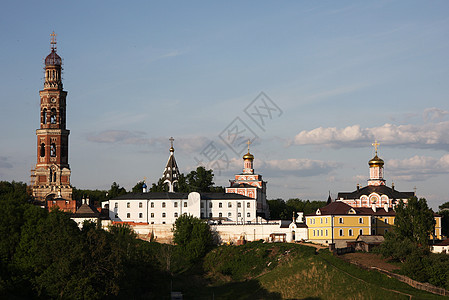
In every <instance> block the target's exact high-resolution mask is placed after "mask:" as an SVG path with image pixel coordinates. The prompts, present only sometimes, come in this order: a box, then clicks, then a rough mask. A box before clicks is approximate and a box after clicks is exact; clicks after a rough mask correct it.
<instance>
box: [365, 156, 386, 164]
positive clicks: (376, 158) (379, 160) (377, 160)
mask: <svg viewBox="0 0 449 300" xmlns="http://www.w3.org/2000/svg"><path fill="white" fill-rule="evenodd" d="M368 164H369V165H370V166H375V165H377V166H383V165H384V160H383V159H382V158H379V156H377V154H376V156H374V157H373V158H372V159H371V160H370V161H369V162H368Z"/></svg>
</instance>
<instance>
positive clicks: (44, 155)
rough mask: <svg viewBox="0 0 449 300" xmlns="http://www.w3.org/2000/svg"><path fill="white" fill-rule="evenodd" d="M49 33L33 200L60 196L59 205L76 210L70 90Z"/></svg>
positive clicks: (50, 201) (49, 204) (52, 200)
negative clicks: (68, 105) (66, 88)
mask: <svg viewBox="0 0 449 300" xmlns="http://www.w3.org/2000/svg"><path fill="white" fill-rule="evenodd" d="M50 36H51V42H50V45H51V52H50V54H49V55H47V57H46V58H45V60H44V64H45V68H44V70H45V79H44V89H43V90H41V91H39V96H40V118H39V119H40V128H39V129H37V130H36V136H37V163H36V167H35V169H34V170H32V175H31V186H32V193H33V197H34V199H35V200H37V201H40V202H45V204H46V206H47V207H52V206H55V205H54V204H57V203H56V200H58V199H59V200H61V201H58V203H59V202H61V203H60V204H57V205H56V206H59V207H60V209H62V210H67V211H75V210H76V202H75V201H74V200H72V186H71V184H70V175H71V171H70V166H69V163H68V161H69V158H68V145H69V134H70V130H68V129H67V128H66V98H67V92H66V91H64V90H63V85H62V76H61V75H62V59H61V57H60V56H59V55H58V54H57V53H56V34H55V33H54V32H53V33H51V34H50ZM72 206H73V207H72Z"/></svg>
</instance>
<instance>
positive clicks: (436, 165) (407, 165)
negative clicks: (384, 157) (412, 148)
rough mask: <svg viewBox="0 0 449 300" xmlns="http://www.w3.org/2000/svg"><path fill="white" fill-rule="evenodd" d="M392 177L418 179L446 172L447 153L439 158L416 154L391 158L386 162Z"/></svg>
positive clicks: (448, 158)
mask: <svg viewBox="0 0 449 300" xmlns="http://www.w3.org/2000/svg"><path fill="white" fill-rule="evenodd" d="M386 167H388V172H389V173H391V174H392V178H394V179H400V180H406V181H420V180H425V179H428V178H430V177H433V176H437V175H440V174H447V170H448V168H449V154H446V155H443V156H442V157H440V158H435V157H429V156H418V155H415V156H413V157H410V158H407V159H391V160H389V161H388V162H387V163H386Z"/></svg>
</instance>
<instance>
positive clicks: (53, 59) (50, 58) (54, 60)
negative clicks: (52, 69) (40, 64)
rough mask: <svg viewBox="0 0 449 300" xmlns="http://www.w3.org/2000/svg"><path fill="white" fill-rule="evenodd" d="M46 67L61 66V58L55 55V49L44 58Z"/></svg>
mask: <svg viewBox="0 0 449 300" xmlns="http://www.w3.org/2000/svg"><path fill="white" fill-rule="evenodd" d="M45 65H46V66H56V65H57V66H60V65H61V57H60V56H59V55H58V54H57V53H56V51H55V49H52V50H51V53H50V54H49V55H47V57H46V58H45Z"/></svg>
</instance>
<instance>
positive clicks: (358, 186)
mask: <svg viewBox="0 0 449 300" xmlns="http://www.w3.org/2000/svg"><path fill="white" fill-rule="evenodd" d="M358 191H360V184H358V183H357V192H358Z"/></svg>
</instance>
